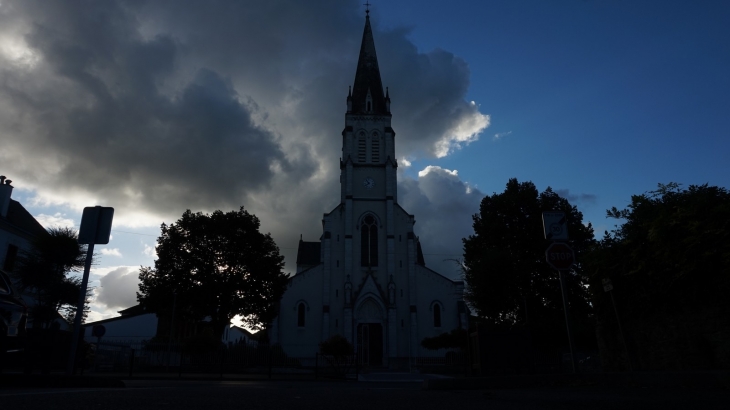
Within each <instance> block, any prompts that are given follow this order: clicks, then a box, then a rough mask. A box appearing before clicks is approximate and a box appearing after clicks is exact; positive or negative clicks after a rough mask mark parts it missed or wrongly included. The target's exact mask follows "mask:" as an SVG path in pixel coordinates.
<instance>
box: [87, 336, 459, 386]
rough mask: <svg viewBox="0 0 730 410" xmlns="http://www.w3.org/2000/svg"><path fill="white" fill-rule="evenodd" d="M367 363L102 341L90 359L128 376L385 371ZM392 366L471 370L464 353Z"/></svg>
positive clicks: (272, 350) (266, 350) (250, 348)
mask: <svg viewBox="0 0 730 410" xmlns="http://www.w3.org/2000/svg"><path fill="white" fill-rule="evenodd" d="M384 367H386V366H380V365H379V366H373V365H369V364H367V363H363V358H362V357H361V356H360V355H357V354H353V355H345V356H337V357H334V356H327V355H322V354H319V353H317V354H315V355H312V356H309V357H291V356H288V355H287V354H286V353H285V352H284V350H283V349H282V348H281V347H280V346H278V345H274V346H269V345H252V344H234V345H229V346H224V345H219V346H216V347H215V348H210V347H207V348H206V347H205V346H197V347H195V346H193V347H191V346H189V345H185V346H183V345H180V344H175V343H149V342H142V341H122V340H115V341H110V340H107V341H100V342H98V343H94V344H92V349H91V353H90V354H89V356H88V357H87V362H86V369H87V371H91V372H97V373H103V372H115V373H127V374H129V375H130V376H133V375H134V374H143V373H156V372H157V373H159V372H163V373H177V374H178V376H180V377H181V376H182V375H183V374H189V373H196V374H219V375H220V376H221V377H222V375H223V374H224V373H225V374H257V375H268V376H269V377H271V375H272V374H288V375H301V376H305V377H323V378H339V379H348V378H349V379H356V378H357V376H358V375H359V374H360V373H361V372H363V371H366V372H367V371H371V370H372V369H382V368H384ZM387 367H388V368H389V369H392V370H399V371H419V372H422V373H447V374H454V373H462V374H463V373H464V372H465V370H466V369H467V367H468V363H467V361H466V356H465V354H463V353H461V352H453V351H450V352H443V355H440V356H435V357H410V358H409V357H402V358H388V359H387Z"/></svg>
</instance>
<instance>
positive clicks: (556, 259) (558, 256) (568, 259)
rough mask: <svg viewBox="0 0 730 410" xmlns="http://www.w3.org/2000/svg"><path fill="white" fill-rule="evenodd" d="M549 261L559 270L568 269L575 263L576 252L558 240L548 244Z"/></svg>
mask: <svg viewBox="0 0 730 410" xmlns="http://www.w3.org/2000/svg"><path fill="white" fill-rule="evenodd" d="M545 257H546V259H547V263H549V264H550V266H552V267H553V268H555V269H557V270H568V269H570V267H571V266H573V263H575V254H573V250H572V249H570V246H568V245H566V244H564V243H561V242H556V243H553V244H551V245H550V246H548V248H547V250H546V251H545Z"/></svg>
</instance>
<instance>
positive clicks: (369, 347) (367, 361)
mask: <svg viewBox="0 0 730 410" xmlns="http://www.w3.org/2000/svg"><path fill="white" fill-rule="evenodd" d="M357 358H358V361H359V362H360V363H361V364H363V365H370V366H380V365H382V364H383V325H381V324H380V323H360V324H359V325H357Z"/></svg>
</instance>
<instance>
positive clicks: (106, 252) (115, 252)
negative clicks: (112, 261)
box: [100, 248, 122, 258]
mask: <svg viewBox="0 0 730 410" xmlns="http://www.w3.org/2000/svg"><path fill="white" fill-rule="evenodd" d="M100 252H101V254H102V255H108V256H116V257H119V258H121V257H122V253H121V252H119V248H111V249H109V248H101V251H100Z"/></svg>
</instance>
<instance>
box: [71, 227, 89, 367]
mask: <svg viewBox="0 0 730 410" xmlns="http://www.w3.org/2000/svg"><path fill="white" fill-rule="evenodd" d="M93 256H94V244H93V241H92V243H90V244H89V245H88V248H87V250H86V262H85V263H84V276H83V279H81V289H80V290H79V301H78V303H77V304H76V316H75V317H74V328H73V332H72V335H71V353H70V354H69V357H68V365H67V366H66V373H67V374H69V375H72V374H74V368H75V367H76V366H75V365H76V350H78V348H79V337H80V336H81V318H82V317H83V316H84V305H85V304H86V286H88V284H89V271H90V270H91V259H92V257H93Z"/></svg>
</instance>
